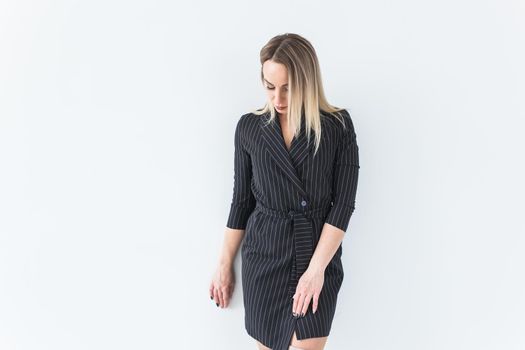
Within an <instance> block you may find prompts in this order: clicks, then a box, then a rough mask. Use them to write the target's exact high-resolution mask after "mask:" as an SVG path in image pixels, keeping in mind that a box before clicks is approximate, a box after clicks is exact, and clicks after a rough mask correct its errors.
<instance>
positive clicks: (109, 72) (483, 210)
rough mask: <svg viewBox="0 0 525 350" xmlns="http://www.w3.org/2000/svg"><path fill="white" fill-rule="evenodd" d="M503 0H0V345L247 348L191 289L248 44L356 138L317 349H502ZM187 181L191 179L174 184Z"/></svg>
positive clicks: (510, 112)
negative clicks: (348, 207) (339, 110)
mask: <svg viewBox="0 0 525 350" xmlns="http://www.w3.org/2000/svg"><path fill="white" fill-rule="evenodd" d="M523 18H525V5H524V4H523V2H519V1H518V0H513V1H510V0H507V1H496V0H492V1H467V0H462V1H440V2H423V1H396V2H391V1H362V2H348V1H338V2H335V1H325V2H322V3H321V2H319V1H315V2H314V1H301V2H298V1H297V2H283V1H265V2H259V3H253V2H252V3H250V2H244V1H226V2H225V1H220V2H219V1H214V2H212V1H208V2H202V1H201V2H192V4H189V3H188V4H181V3H177V2H174V1H116V0H105V1H28V0H25V1H20V0H18V1H13V0H11V1H5V0H4V1H2V2H0V50H1V54H0V348H1V349H6V350H11V349H17V350H25V349H35V350H36V349H38V350H40V349H53V350H59V349H68V350H69V349H75V350H81V349H97V350H102V349H130V350H131V349H211V348H213V349H251V348H253V349H255V343H254V341H253V340H252V339H251V338H250V337H249V336H248V335H247V334H246V333H245V330H244V319H243V316H244V314H243V307H242V293H241V278H240V277H241V276H240V257H239V256H238V260H237V261H236V267H237V270H236V273H237V288H236V290H235V293H234V299H233V302H232V304H231V305H230V307H229V308H227V309H219V308H217V307H216V306H215V304H214V302H213V301H211V300H210V299H209V297H208V290H207V289H208V283H209V278H210V277H211V273H212V272H213V269H214V268H215V263H216V261H217V257H218V253H219V248H220V244H221V243H222V239H223V231H224V225H225V223H226V219H227V213H228V209H229V204H230V200H231V192H232V186H233V132H234V127H235V124H236V122H237V119H238V118H239V117H240V115H242V114H244V113H246V112H248V111H250V110H251V109H252V108H255V107H259V106H262V104H263V103H264V99H265V96H264V90H263V89H262V86H261V84H260V82H259V62H258V59H259V57H258V55H259V50H260V48H261V47H262V46H263V45H264V44H265V43H266V41H267V40H269V39H270V38H271V37H272V36H274V35H277V34H281V33H284V32H296V33H299V34H301V35H304V36H305V37H306V38H308V39H309V40H310V41H311V42H312V44H313V45H314V46H315V47H316V49H317V53H318V56H319V59H320V62H321V68H322V74H323V79H324V85H325V88H326V93H327V95H328V98H329V101H330V102H331V103H333V104H335V105H337V106H342V107H345V108H348V109H349V111H350V113H351V115H352V117H353V120H354V123H355V127H356V131H357V135H358V136H357V137H358V143H359V147H360V162H361V168H360V180H359V189H358V195H357V202H356V210H355V212H354V215H353V217H352V219H351V223H350V227H349V230H348V231H347V234H346V237H345V240H344V243H343V244H344V248H343V249H344V253H343V259H344V260H343V262H344V266H345V280H344V283H343V286H342V290H341V293H340V298H339V303H338V309H337V313H336V318H335V320H334V324H333V328H332V333H331V335H330V337H329V340H328V343H327V347H326V348H327V349H343V348H344V349H359V350H365V349H366V350H369V349H370V350H372V349H373V350H376V349H377V350H383V349H388V350H394V349H403V350H407V349H414V350H416V349H417V350H420V349H446V350H451V349H506V350H510V349H523V348H524V347H525V332H523V329H525V299H524V297H523V295H525V281H524V276H525V275H524V272H525V271H524V267H525V258H524V256H523V250H524V248H525V247H524V246H525V244H524V243H525V235H524V233H525V224H524V220H523V218H524V215H523V212H524V209H525V205H524V198H525V191H524V188H525V186H524V184H523V179H524V178H525V166H524V161H523V159H524V155H523V150H524V149H525V142H524V137H523V132H524V126H525V125H524V122H523V120H524V119H523V118H524V117H525V108H524V102H523V101H524V97H525V83H524V82H525V68H524V65H523V62H525V25H524V21H523ZM196 184H201V185H200V186H197V185H196Z"/></svg>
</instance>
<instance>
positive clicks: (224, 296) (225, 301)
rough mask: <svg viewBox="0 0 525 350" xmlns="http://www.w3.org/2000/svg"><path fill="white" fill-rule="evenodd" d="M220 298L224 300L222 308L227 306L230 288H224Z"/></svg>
mask: <svg viewBox="0 0 525 350" xmlns="http://www.w3.org/2000/svg"><path fill="white" fill-rule="evenodd" d="M222 297H223V299H224V303H223V307H226V306H228V301H229V299H230V288H228V287H224V288H223V289H222Z"/></svg>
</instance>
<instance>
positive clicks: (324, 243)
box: [209, 33, 359, 350]
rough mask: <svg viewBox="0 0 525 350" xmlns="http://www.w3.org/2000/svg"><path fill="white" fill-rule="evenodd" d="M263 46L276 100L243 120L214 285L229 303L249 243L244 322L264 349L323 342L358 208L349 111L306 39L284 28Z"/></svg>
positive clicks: (267, 80) (222, 302)
mask: <svg viewBox="0 0 525 350" xmlns="http://www.w3.org/2000/svg"><path fill="white" fill-rule="evenodd" d="M260 56H261V57H260V58H261V64H262V67H261V79H262V82H263V84H264V86H265V88H266V89H267V94H268V101H267V103H266V105H265V107H264V108H263V109H261V110H255V111H253V112H252V113H247V114H244V115H242V116H241V117H240V119H239V121H238V123H237V126H236V130H235V158H234V174H235V175H234V188H233V200H232V203H231V208H230V212H229V217H228V220H227V224H226V226H227V228H226V232H225V238H224V245H223V249H222V253H221V257H220V263H219V266H218V267H217V269H216V272H215V274H214V276H213V278H212V281H211V284H210V288H209V293H210V297H211V299H213V300H214V301H215V303H216V305H217V306H220V307H221V308H224V307H227V306H228V304H229V301H230V297H231V295H232V292H233V287H234V271H233V261H234V259H235V255H236V253H237V250H238V247H239V246H240V245H241V243H242V247H241V257H242V286H243V302H244V308H245V328H246V331H247V332H248V334H249V335H250V336H252V337H253V338H254V339H255V340H256V342H257V345H258V347H259V349H269V348H270V349H273V350H287V349H323V348H324V346H325V343H326V340H327V337H328V335H329V333H330V328H331V324H332V320H333V317H334V313H335V307H336V301H337V294H338V292H339V289H340V287H341V283H342V281H343V275H344V273H343V266H342V264H341V254H342V246H341V242H342V239H343V236H344V233H345V232H346V230H347V227H348V224H349V220H350V217H351V215H352V213H353V211H354V204H355V196H356V190H357V180H358V172H359V158H358V146H357V143H356V134H355V131H354V127H353V123H352V120H351V118H350V115H349V113H348V111H346V110H345V109H339V108H335V107H333V106H331V105H329V104H328V102H327V101H326V98H325V95H324V92H323V86H322V83H321V73H320V70H319V63H318V60H317V56H316V53H315V50H314V48H313V47H312V45H311V44H310V43H309V42H308V41H307V40H306V39H304V38H303V37H301V36H299V35H297V34H290V33H288V34H283V35H278V36H276V37H274V38H272V39H271V40H270V41H269V42H268V43H267V44H266V45H265V46H264V47H263V48H262V50H261V54H260ZM321 131H322V133H321ZM312 133H313V135H312Z"/></svg>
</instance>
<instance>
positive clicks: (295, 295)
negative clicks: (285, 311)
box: [292, 292, 299, 313]
mask: <svg viewBox="0 0 525 350" xmlns="http://www.w3.org/2000/svg"><path fill="white" fill-rule="evenodd" d="M298 296H299V295H298V294H297V292H295V294H294V295H293V305H292V313H295V309H296V308H297V299H298Z"/></svg>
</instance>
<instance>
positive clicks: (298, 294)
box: [292, 268, 324, 316]
mask: <svg viewBox="0 0 525 350" xmlns="http://www.w3.org/2000/svg"><path fill="white" fill-rule="evenodd" d="M323 284H324V270H313V269H310V268H308V269H306V271H305V272H304V273H303V275H302V276H301V278H299V281H298V283H297V288H295V294H294V295H293V299H294V301H293V308H292V312H293V315H294V316H304V315H306V310H308V305H310V301H312V300H313V305H312V312H313V313H315V311H317V303H318V301H319V294H321V289H323Z"/></svg>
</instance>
